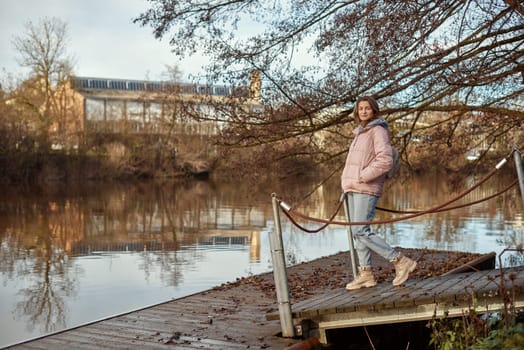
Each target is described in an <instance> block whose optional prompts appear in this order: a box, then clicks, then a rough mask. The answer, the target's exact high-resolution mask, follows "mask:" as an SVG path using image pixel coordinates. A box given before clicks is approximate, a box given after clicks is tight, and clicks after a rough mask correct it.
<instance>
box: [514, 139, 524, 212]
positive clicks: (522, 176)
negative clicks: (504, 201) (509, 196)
mask: <svg viewBox="0 0 524 350" xmlns="http://www.w3.org/2000/svg"><path fill="white" fill-rule="evenodd" d="M513 150H514V152H513V158H514V159H515V168H517V175H518V177H519V186H520V198H521V199H522V205H524V169H523V167H522V154H521V153H520V151H519V149H518V148H517V147H514V149H513Z"/></svg>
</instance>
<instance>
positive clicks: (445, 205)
mask: <svg viewBox="0 0 524 350" xmlns="http://www.w3.org/2000/svg"><path fill="white" fill-rule="evenodd" d="M514 151H515V149H513V151H512V152H510V154H509V155H508V156H506V157H505V158H504V159H502V160H501V161H500V162H499V163H498V164H497V165H496V166H495V168H493V169H492V170H491V171H490V172H489V173H488V174H486V175H484V177H483V178H482V179H480V180H479V181H478V182H477V183H476V184H475V185H474V186H472V187H471V188H470V189H467V190H465V191H463V192H461V193H459V194H458V195H457V196H456V197H454V198H452V199H450V200H448V201H446V202H444V203H442V204H440V205H437V206H435V207H432V208H429V209H426V210H420V211H411V212H404V213H409V215H406V216H403V217H398V218H392V219H386V220H378V221H363V222H347V221H335V220H334V218H335V217H336V215H337V214H338V211H339V210H340V207H341V206H342V201H343V200H344V196H341V198H340V201H339V204H338V206H337V209H336V210H335V213H334V214H333V215H332V216H331V217H330V218H329V219H328V220H325V219H319V218H313V217H310V216H307V215H303V214H301V213H298V212H296V211H295V210H293V209H292V208H291V207H289V206H288V205H287V204H285V203H284V202H283V201H282V200H280V199H279V200H278V201H279V203H280V204H281V207H282V206H284V205H285V206H286V207H287V209H286V210H283V212H284V214H285V215H286V216H287V217H288V218H289V220H290V221H291V222H292V223H293V224H294V225H295V226H297V227H298V228H300V229H301V230H303V231H305V232H308V233H316V232H319V231H321V230H323V229H324V228H326V227H327V226H328V225H330V224H335V225H342V226H348V225H369V224H388V223H393V222H397V221H402V220H408V219H412V218H414V217H418V216H422V215H425V214H429V213H437V212H442V211H446V210H452V209H456V208H461V207H464V206H467V205H473V204H476V203H480V202H482V201H484V200H488V199H491V198H493V197H495V196H498V195H500V194H501V193H504V192H506V191H507V190H509V189H510V188H511V187H512V186H514V185H515V184H516V183H517V180H515V181H514V182H513V183H511V184H510V185H509V186H508V187H507V188H505V189H504V190H502V191H501V192H499V193H496V194H495V195H492V196H489V197H487V198H484V199H482V200H478V201H474V202H471V203H468V204H463V205H459V206H455V207H448V205H450V204H451V203H453V202H456V201H457V200H459V199H461V198H463V197H464V196H466V195H467V194H468V193H470V192H472V191H473V190H474V189H476V188H477V187H479V186H480V185H482V184H483V183H484V182H486V181H487V180H488V179H489V178H490V177H491V176H493V175H494V174H495V172H497V171H498V170H499V169H500V168H501V167H502V165H504V164H505V163H506V162H507V160H508V159H509V158H510V157H511V155H512V154H513V152H514ZM377 209H378V207H377ZM292 210H293V214H294V215H295V216H298V217H300V218H302V219H305V220H309V221H314V222H320V223H323V224H324V225H322V226H321V227H319V228H317V229H313V230H312V229H308V228H306V227H304V226H302V225H300V224H299V223H298V222H297V221H296V220H295V219H294V218H293V217H292V216H291V213H290V212H291V211H292ZM381 210H384V211H388V210H386V209H382V208H381ZM389 211H390V212H399V211H392V210H389Z"/></svg>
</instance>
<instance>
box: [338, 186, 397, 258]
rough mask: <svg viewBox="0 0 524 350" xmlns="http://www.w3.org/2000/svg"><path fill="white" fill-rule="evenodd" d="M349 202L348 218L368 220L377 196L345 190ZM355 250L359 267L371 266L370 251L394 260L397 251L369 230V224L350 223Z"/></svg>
mask: <svg viewBox="0 0 524 350" xmlns="http://www.w3.org/2000/svg"><path fill="white" fill-rule="evenodd" d="M346 195H347V197H348V204H349V219H350V220H351V221H352V222H369V221H372V220H373V217H374V216H375V206H376V205H377V201H378V197H377V196H373V195H370V194H365V193H355V192H347V193H346ZM351 232H352V233H353V240H354V241H355V250H356V251H357V256H358V262H359V266H360V267H370V266H371V251H374V252H375V253H377V254H378V255H380V256H382V257H384V258H385V259H387V260H388V261H391V260H394V259H395V258H396V257H397V256H398V254H399V253H398V252H397V251H396V250H394V249H393V248H392V247H391V246H390V245H389V244H388V243H386V241H385V240H384V239H382V237H380V236H378V235H376V234H375V233H374V232H372V231H371V227H370V225H369V224H368V225H351Z"/></svg>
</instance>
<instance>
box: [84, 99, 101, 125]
mask: <svg viewBox="0 0 524 350" xmlns="http://www.w3.org/2000/svg"><path fill="white" fill-rule="evenodd" d="M86 119H87V120H94V121H101V120H104V119H105V118H104V100H96V99H90V98H88V99H86Z"/></svg>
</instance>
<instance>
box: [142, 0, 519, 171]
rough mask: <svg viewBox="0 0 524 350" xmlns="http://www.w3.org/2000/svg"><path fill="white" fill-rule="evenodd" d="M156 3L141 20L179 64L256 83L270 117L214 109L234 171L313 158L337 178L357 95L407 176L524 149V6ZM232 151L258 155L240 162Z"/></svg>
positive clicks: (487, 2) (407, 0)
mask: <svg viewBox="0 0 524 350" xmlns="http://www.w3.org/2000/svg"><path fill="white" fill-rule="evenodd" d="M149 4H150V8H149V9H148V10H147V11H146V12H144V13H142V14H141V15H140V16H138V17H137V18H136V19H135V22H137V23H140V24H141V25H143V26H150V27H152V29H153V31H154V34H155V36H156V37H158V38H161V37H167V38H169V40H170V42H171V43H172V46H173V50H174V52H175V53H177V54H179V55H187V54H193V53H195V52H197V51H198V52H203V53H204V54H205V55H207V56H208V57H209V58H210V62H211V63H210V65H209V66H208V71H207V73H208V74H209V75H208V78H209V79H210V80H211V81H217V80H221V81H224V82H227V83H229V84H231V85H234V86H235V85H237V86H238V85H241V84H242V82H245V81H246V80H247V78H248V76H249V74H250V73H251V72H252V71H253V70H256V71H259V72H260V74H261V77H262V96H261V97H262V99H261V106H262V107H261V108H262V110H257V111H256V112H251V113H237V112H238V111H236V110H235V109H234V108H230V109H229V110H228V108H227V106H225V105H220V106H216V108H217V110H218V109H219V110H220V113H221V114H220V115H221V118H222V119H223V120H224V121H227V122H228V124H227V127H225V128H223V129H222V132H221V135H220V136H221V137H219V138H218V139H217V142H218V143H219V144H220V145H224V146H226V147H227V151H226V152H225V155H226V156H230V158H231V159H232V160H231V163H230V164H231V165H232V166H236V167H238V166H241V167H244V169H245V168H246V167H249V166H251V167H257V166H264V164H265V165H267V164H272V165H273V169H277V170H279V169H281V168H293V167H294V166H295V164H298V165H299V164H302V163H304V161H306V162H307V163H309V164H310V167H311V168H312V169H315V168H316V167H317V166H319V165H321V164H322V165H324V166H325V167H326V168H327V169H328V170H331V171H333V170H334V171H336V170H337V169H339V168H340V167H341V165H342V163H343V157H344V155H345V153H346V148H347V145H348V142H349V140H348V139H349V138H351V132H350V131H351V129H352V128H353V127H354V125H353V124H352V123H350V124H349V125H348V121H351V118H349V117H348V115H349V113H350V112H351V111H352V108H353V104H354V102H355V100H356V98H357V97H358V96H361V95H373V96H375V97H376V98H377V99H378V100H379V102H380V104H381V106H382V116H383V117H384V118H385V119H386V120H388V122H389V124H390V130H391V133H392V139H393V141H394V143H395V144H396V145H397V146H398V147H399V148H400V149H401V153H402V159H403V161H404V164H406V165H407V167H404V168H408V169H409V168H411V169H413V170H422V169H424V168H427V166H428V164H432V165H434V166H438V167H442V168H445V169H448V170H460V169H464V168H465V167H469V168H472V169H478V167H477V168H476V167H475V166H478V165H482V163H484V164H488V165H489V166H491V165H492V164H493V163H492V160H494V159H499V158H497V157H500V156H501V155H504V156H505V155H507V154H508V152H509V151H511V148H512V147H513V146H515V145H516V146H519V145H520V146H522V144H523V141H524V140H523V135H522V131H521V130H522V125H523V120H524V100H523V98H522V96H523V92H524V90H523V88H524V59H523V47H524V45H523V44H524V10H523V6H522V4H521V2H518V1H510V0H483V1H479V0H469V1H461V0H445V1H440V0H438V1H437V0H425V1H415V0H403V1H362V0H354V1H346V2H338V1H324V0H309V1H260V0H248V1H199V2H198V3H195V2H193V1H189V0H186V1H176V2H173V1H168V0H149ZM181 42H183V43H184V45H180V44H179V43H181ZM195 117H199V116H198V115H195ZM401 120H402V122H400V121H401ZM299 140H300V141H299ZM290 145H291V146H290ZM297 145H300V147H296V146H297ZM287 146H290V147H287ZM231 148H237V149H243V150H244V151H245V150H246V149H249V152H248V153H244V154H250V155H251V156H250V157H244V158H249V159H242V162H241V164H238V162H235V161H234V160H235V158H234V157H233V155H234V156H235V157H237V155H238V154H237V153H236V152H235V151H234V150H233V151H231ZM468 153H475V154H476V155H478V156H480V159H479V160H477V164H473V166H472V164H471V163H468V162H466V161H465V159H466V155H467V154H468ZM236 159H240V158H238V157H237V158H236Z"/></svg>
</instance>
